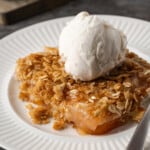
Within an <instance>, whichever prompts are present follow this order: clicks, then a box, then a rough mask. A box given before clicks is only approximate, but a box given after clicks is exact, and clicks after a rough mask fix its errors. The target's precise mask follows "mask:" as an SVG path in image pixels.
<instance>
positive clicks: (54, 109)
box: [16, 48, 150, 134]
mask: <svg viewBox="0 0 150 150" xmlns="http://www.w3.org/2000/svg"><path fill="white" fill-rule="evenodd" d="M16 77H17V80H19V81H20V93H19V98H20V99H21V100H23V101H26V102H29V103H30V104H31V105H32V104H34V106H32V107H28V109H29V114H30V116H31V118H32V120H33V122H34V123H38V124H44V123H48V122H49V119H50V118H51V117H53V118H54V119H55V120H56V124H55V126H54V127H56V128H55V129H62V128H64V127H65V126H64V125H65V124H66V123H69V122H73V123H74V124H75V126H76V127H78V128H83V129H84V130H86V131H87V132H88V133H90V134H103V133H104V132H107V131H109V130H110V129H112V128H115V127H117V126H118V125H119V124H120V121H119V122H118V118H121V119H122V118H123V117H124V116H129V118H131V119H133V120H137V121H138V120H140V118H141V116H142V115H139V114H140V112H142V111H141V109H140V103H141V101H142V100H143V99H144V97H146V96H147V94H148V92H150V64H148V63H147V62H146V61H144V60H143V59H141V58H139V57H138V56H137V55H135V54H134V53H128V54H127V56H126V60H125V61H124V62H123V63H122V64H121V65H120V66H118V67H116V68H115V69H113V70H112V71H111V72H110V74H108V75H106V76H104V77H101V78H98V79H96V80H93V81H90V82H82V81H78V80H77V81H76V80H74V79H73V78H72V77H71V76H70V75H68V74H67V73H66V72H65V71H64V64H63V62H61V60H60V57H59V55H58V50H57V48H46V50H45V52H41V53H35V54H30V55H29V56H27V57H25V58H21V59H19V60H18V61H17V67H16ZM70 106H73V107H70ZM75 107H76V111H75V109H74V108H75ZM71 108H72V109H71ZM69 109H70V110H69ZM83 109H84V113H85V114H86V116H89V118H91V119H93V122H95V124H93V125H91V126H90V125H87V124H88V121H89V120H88V119H87V120H86V119H85V120H84V121H85V122H83V120H82V119H83V117H85V116H82V115H81V114H78V111H80V110H83ZM68 111H69V112H72V113H73V114H74V115H72V118H70V117H68V115H67V113H69V112H68ZM73 111H74V112H73ZM75 113H77V114H78V116H79V115H80V117H81V118H80V117H76V119H75V117H74V118H73V116H75V115H77V114H75ZM141 114H142V113H141ZM79 118H80V119H79ZM79 120H81V122H82V126H81V125H79V124H78V122H79ZM119 120H120V119H119ZM59 122H60V124H59ZM62 122H63V123H62Z"/></svg>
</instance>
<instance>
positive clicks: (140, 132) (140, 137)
mask: <svg viewBox="0 0 150 150" xmlns="http://www.w3.org/2000/svg"><path fill="white" fill-rule="evenodd" d="M149 118H150V105H149V106H148V108H147V110H146V112H145V113H144V116H143V118H142V120H141V122H140V123H139V125H138V126H137V128H136V130H135V132H134V134H133V136H132V139H131V141H130V142H129V144H128V147H127V150H143V146H144V142H145V138H146V135H147V132H148V125H149Z"/></svg>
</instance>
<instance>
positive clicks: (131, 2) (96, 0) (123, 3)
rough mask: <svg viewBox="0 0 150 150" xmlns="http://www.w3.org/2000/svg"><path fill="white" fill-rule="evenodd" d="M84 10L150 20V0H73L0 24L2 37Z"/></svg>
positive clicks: (0, 36) (0, 35)
mask: <svg viewBox="0 0 150 150" xmlns="http://www.w3.org/2000/svg"><path fill="white" fill-rule="evenodd" d="M82 10H86V11H89V12H90V13H95V14H113V15H121V16H129V17H135V18H140V19H144V20H148V21H150V0H72V1H70V2H69V3H67V4H66V5H63V6H61V7H58V8H56V9H54V10H51V11H49V12H46V13H43V14H40V15H37V16H35V17H32V18H29V19H26V20H24V21H21V22H19V23H16V24H13V25H8V26H0V38H3V37H4V36H6V35H8V34H10V33H12V32H14V31H16V30H18V29H21V28H23V27H26V26H29V25H31V24H34V23H38V22H41V21H44V20H48V19H53V18H58V17H64V16H70V15H75V14H77V13H78V12H80V11H82ZM0 150H2V148H0Z"/></svg>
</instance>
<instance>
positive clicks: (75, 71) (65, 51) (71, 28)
mask: <svg viewBox="0 0 150 150" xmlns="http://www.w3.org/2000/svg"><path fill="white" fill-rule="evenodd" d="M126 43H127V42H126V37H125V35H124V34H123V33H122V32H121V31H119V30H117V29H115V28H114V27H112V26H111V25H109V24H108V23H106V22H104V21H102V20H100V18H99V17H98V16H96V15H89V13H88V12H81V13H79V14H78V15H77V16H76V17H75V18H74V19H73V20H72V21H70V22H69V23H68V24H67V25H66V26H65V27H64V29H63V30H62V33H61V35H60V39H59V53H60V56H61V58H62V60H63V61H65V71H66V72H67V73H69V74H71V75H72V76H73V78H74V79H80V80H82V81H90V80H93V79H96V78H98V77H100V76H102V75H104V74H106V73H107V72H109V71H110V70H111V69H112V68H114V67H115V66H116V65H118V64H119V63H120V62H122V61H123V60H124V59H125V54H126Z"/></svg>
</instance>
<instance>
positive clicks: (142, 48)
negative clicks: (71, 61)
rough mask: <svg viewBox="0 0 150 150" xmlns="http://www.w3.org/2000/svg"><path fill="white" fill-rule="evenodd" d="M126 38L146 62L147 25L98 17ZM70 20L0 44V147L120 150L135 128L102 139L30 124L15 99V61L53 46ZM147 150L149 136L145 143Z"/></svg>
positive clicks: (148, 47) (149, 41)
mask: <svg viewBox="0 0 150 150" xmlns="http://www.w3.org/2000/svg"><path fill="white" fill-rule="evenodd" d="M99 16H100V18H103V19H104V20H107V21H108V22H109V23H111V24H113V25H114V26H115V27H117V28H119V29H121V30H123V31H124V32H125V34H126V35H127V37H128V46H129V47H130V48H131V50H134V51H135V52H136V53H138V54H139V55H140V56H141V57H144V58H145V59H147V60H150V59H149V56H150V23H149V22H146V21H142V20H137V19H132V18H127V17H119V16H107V15H106V16H105V15H99ZM70 19H71V17H67V18H61V19H56V20H50V21H46V22H43V23H40V24H36V25H33V26H30V27H28V28H25V29H23V30H20V31H17V32H15V33H13V34H11V35H9V36H7V37H5V38H3V39H2V40H1V41H0V145H1V146H3V147H5V148H7V149H14V150H29V149H32V150H40V149H41V150H48V149H50V150H96V149H97V150H110V149H111V150H124V149H125V147H126V146H127V144H128V142H129V139H130V138H131V135H132V134H133V132H134V130H135V126H136V125H127V126H124V127H121V128H119V129H117V130H114V131H113V132H112V133H109V134H108V135H104V136H90V135H88V136H80V135H78V134H77V133H76V131H75V130H74V129H71V128H69V129H66V130H64V131H61V132H58V131H54V130H53V129H52V128H51V127H50V126H51V124H48V125H41V126H40V125H33V124H32V123H31V120H30V119H29V117H28V116H27V113H26V109H25V107H24V103H22V102H21V101H19V100H18V98H17V93H18V84H17V83H16V81H15V80H14V77H13V73H14V68H15V62H16V60H17V59H18V58H20V57H23V56H25V55H27V54H29V53H31V52H37V51H42V50H43V47H44V46H57V42H58V37H59V34H60V32H61V29H62V28H63V26H64V25H65V23H66V22H67V21H69V20H70ZM146 149H150V134H148V138H147V141H146Z"/></svg>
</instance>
